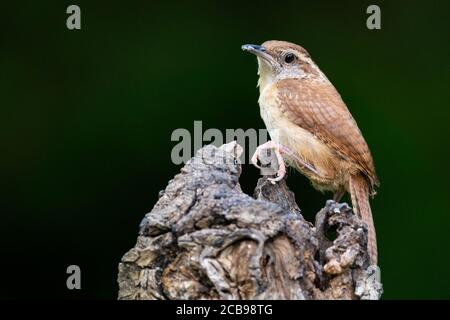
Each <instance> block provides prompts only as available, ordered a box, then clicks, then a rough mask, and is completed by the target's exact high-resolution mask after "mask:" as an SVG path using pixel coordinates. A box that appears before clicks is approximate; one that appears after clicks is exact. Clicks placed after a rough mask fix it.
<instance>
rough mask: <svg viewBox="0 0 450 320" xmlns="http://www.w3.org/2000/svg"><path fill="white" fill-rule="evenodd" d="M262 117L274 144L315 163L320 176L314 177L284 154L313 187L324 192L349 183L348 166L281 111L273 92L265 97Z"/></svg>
mask: <svg viewBox="0 0 450 320" xmlns="http://www.w3.org/2000/svg"><path fill="white" fill-rule="evenodd" d="M259 104H260V111H261V117H262V119H263V121H264V124H265V125H266V128H267V130H268V131H269V134H270V138H271V140H272V141H274V142H276V143H279V144H282V145H283V146H285V147H287V148H288V149H289V150H290V151H292V152H293V153H294V155H295V157H298V158H300V159H301V160H302V161H304V162H307V163H309V164H311V165H312V166H313V167H314V168H315V169H316V170H317V172H318V173H319V174H318V175H317V174H314V172H311V171H310V170H308V169H306V168H304V167H302V166H301V165H298V163H296V161H295V157H290V156H289V155H286V154H284V155H283V157H284V158H285V160H287V162H288V163H289V164H290V165H291V166H293V167H294V168H296V169H297V170H298V171H300V172H301V173H302V174H303V175H305V176H307V177H308V178H309V179H310V180H311V182H312V183H313V185H314V186H315V187H316V188H317V189H320V190H331V191H335V190H337V189H339V187H340V186H341V185H343V184H345V183H346V182H345V181H344V180H345V174H343V173H345V168H344V166H345V164H344V163H343V161H342V159H340V158H339V157H338V156H337V155H336V153H335V152H334V151H333V150H332V149H331V148H330V147H329V146H328V145H326V144H325V143H324V142H322V141H321V140H319V139H318V138H316V137H315V136H314V135H313V134H312V133H310V132H309V131H307V130H305V129H303V128H301V127H300V126H298V125H297V124H295V123H293V122H292V121H291V120H290V119H288V118H287V117H286V116H285V115H284V114H283V113H282V112H281V111H280V108H279V107H278V105H277V104H276V102H275V99H273V95H272V94H271V93H270V92H269V93H268V94H267V93H266V94H265V95H261V97H260V100H259Z"/></svg>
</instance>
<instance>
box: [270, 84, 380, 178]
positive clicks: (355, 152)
mask: <svg viewBox="0 0 450 320" xmlns="http://www.w3.org/2000/svg"><path fill="white" fill-rule="evenodd" d="M277 89H278V90H277V101H278V105H279V106H280V108H281V111H282V112H283V113H284V114H285V115H286V116H287V117H288V119H291V121H293V122H294V123H295V124H297V125H298V126H300V127H302V128H303V129H305V130H308V131H309V132H311V133H312V134H313V135H314V136H315V137H317V138H318V139H320V140H321V141H323V142H324V143H326V144H327V145H328V146H330V147H331V148H332V149H333V150H335V151H336V152H337V153H338V154H339V155H340V156H341V157H343V158H345V159H347V160H350V161H351V162H353V163H355V164H356V165H358V167H359V168H360V169H361V171H362V172H363V173H364V174H365V175H366V176H367V177H368V178H369V180H370V181H371V183H372V185H378V184H379V183H378V178H377V175H376V173H375V167H374V164H373V159H372V155H371V154H370V150H369V147H368V146H367V143H366V141H365V140H364V138H363V136H362V134H361V131H360V130H359V128H358V125H357V124H356V121H355V120H354V119H353V117H352V115H351V114H350V111H349V110H348V109H347V106H346V105H345V103H344V101H343V100H342V98H341V96H340V95H339V93H338V92H337V91H336V89H335V88H334V87H333V85H331V84H330V83H323V82H310V81H308V82H305V81H304V80H301V79H285V80H281V81H279V82H278V83H277Z"/></svg>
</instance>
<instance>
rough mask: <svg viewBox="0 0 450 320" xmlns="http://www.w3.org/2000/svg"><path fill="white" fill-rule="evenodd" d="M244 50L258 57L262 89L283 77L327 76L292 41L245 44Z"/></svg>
mask: <svg viewBox="0 0 450 320" xmlns="http://www.w3.org/2000/svg"><path fill="white" fill-rule="evenodd" d="M242 50H244V51H247V52H250V53H253V54H255V55H256V57H257V59H258V74H259V81H258V85H259V86H260V87H261V89H263V88H264V87H265V86H266V85H268V84H271V83H273V82H276V81H278V80H282V79H301V78H322V77H325V76H324V75H323V73H322V72H321V71H320V69H319V68H318V67H317V65H316V64H315V63H314V61H313V60H312V59H311V57H310V55H309V53H308V52H307V51H306V50H305V49H304V48H302V47H301V46H299V45H296V44H293V43H290V42H286V41H277V40H270V41H266V42H264V43H263V44H262V45H254V44H245V45H243V46H242Z"/></svg>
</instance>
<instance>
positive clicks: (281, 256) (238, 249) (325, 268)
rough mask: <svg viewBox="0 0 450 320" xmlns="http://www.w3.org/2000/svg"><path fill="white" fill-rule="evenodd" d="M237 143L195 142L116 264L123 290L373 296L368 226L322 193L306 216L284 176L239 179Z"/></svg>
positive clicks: (166, 295) (141, 294)
mask: <svg viewBox="0 0 450 320" xmlns="http://www.w3.org/2000/svg"><path fill="white" fill-rule="evenodd" d="M240 154H241V147H240V146H239V145H237V144H236V143H231V144H227V145H223V146H222V147H221V148H216V147H214V146H206V147H204V148H203V149H201V150H199V151H198V152H197V154H196V156H195V157H194V158H192V159H191V160H190V161H189V162H188V163H187V164H186V165H185V167H184V168H182V169H181V173H180V174H178V175H177V176H175V178H174V179H173V180H171V181H170V182H169V184H168V186H167V188H166V189H165V191H163V192H162V193H161V197H160V199H159V200H158V202H157V203H156V205H155V206H154V208H153V210H152V211H151V212H150V213H148V214H147V215H146V216H145V218H144V219H143V221H142V223H141V229H140V233H139V236H138V239H137V243H136V245H135V247H134V248H132V249H131V250H130V251H128V252H127V253H126V254H125V255H124V256H123V258H122V261H121V263H120V264H119V275H118V282H119V299H378V298H379V297H380V295H381V293H382V288H381V284H380V282H379V279H378V275H379V273H378V272H377V270H378V269H377V267H376V266H371V267H369V265H368V261H369V260H368V254H367V249H366V243H367V230H366V227H365V225H364V224H363V223H362V222H361V220H360V219H358V218H357V217H356V216H355V215H354V214H353V212H352V209H351V208H350V207H349V206H348V205H347V204H339V203H335V202H333V201H328V202H327V204H326V206H325V208H323V209H322V210H321V211H320V212H319V213H318V214H317V216H316V222H315V225H312V224H311V223H309V222H307V221H305V220H304V219H303V217H302V215H301V211H300V209H299V207H298V206H297V204H296V203H295V199H294V196H293V194H292V192H291V191H290V190H289V189H288V187H287V185H286V182H285V180H283V181H281V182H280V183H278V184H276V185H273V184H272V183H270V182H269V181H268V180H267V179H266V178H261V179H259V181H258V183H257V187H256V189H255V195H254V198H253V197H251V196H249V195H247V194H245V193H243V192H242V190H241V188H240V186H239V175H240V173H241V165H240V163H239V160H238V158H239V156H240Z"/></svg>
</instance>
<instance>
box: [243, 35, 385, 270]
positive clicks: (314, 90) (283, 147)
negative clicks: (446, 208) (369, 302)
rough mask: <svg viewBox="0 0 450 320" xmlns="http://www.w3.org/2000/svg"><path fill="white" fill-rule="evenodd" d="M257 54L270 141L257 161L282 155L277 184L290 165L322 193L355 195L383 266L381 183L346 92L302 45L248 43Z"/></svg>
mask: <svg viewBox="0 0 450 320" xmlns="http://www.w3.org/2000/svg"><path fill="white" fill-rule="evenodd" d="M241 48H242V50H244V51H246V52H249V53H252V54H254V55H256V57H257V61H258V75H259V79H258V87H259V99H258V103H259V106H260V115H261V117H262V119H263V121H264V124H265V126H266V128H267V130H268V132H269V135H270V140H269V141H268V142H266V143H264V144H262V145H260V146H258V147H257V149H256V152H255V154H254V155H253V157H252V159H251V161H252V163H253V164H254V165H255V166H256V167H258V168H260V166H259V165H258V158H259V156H260V154H261V152H262V151H263V150H266V151H267V149H271V150H273V151H274V153H275V155H276V157H277V159H278V164H279V166H278V171H277V175H276V177H274V178H269V180H270V181H271V182H272V183H277V182H279V181H281V180H282V179H283V178H284V176H285V174H286V164H285V162H286V163H287V165H289V166H291V167H294V168H295V169H296V170H297V171H299V172H300V173H301V174H303V175H304V176H306V177H307V178H308V179H309V180H310V181H311V184H312V185H313V187H314V188H315V189H317V190H319V191H321V192H325V191H331V192H333V193H334V197H333V199H334V200H335V201H336V202H339V201H340V200H341V198H342V197H343V196H344V195H345V193H347V192H348V193H349V194H350V197H351V202H352V205H353V210H354V212H355V213H356V214H357V215H358V216H359V217H360V218H361V220H362V221H363V222H364V223H365V224H366V225H367V230H368V241H367V247H368V253H369V261H370V263H371V264H375V265H376V264H377V260H378V251H377V241H376V232H375V226H374V222H373V217H372V210H371V207H370V203H369V198H370V197H371V196H372V197H373V196H374V195H375V194H376V188H377V187H378V186H379V184H380V182H379V179H378V177H377V174H376V172H375V166H374V161H373V158H372V155H371V152H370V150H369V147H368V145H367V143H366V141H365V139H364V137H363V135H362V133H361V130H360V129H359V128H358V125H357V123H356V121H355V119H354V118H353V116H352V114H351V113H350V111H349V109H348V108H347V106H346V104H345V102H344V101H343V99H342V98H341V96H340V94H339V93H338V91H337V90H336V88H335V87H334V86H333V84H332V83H331V82H330V81H329V80H328V78H327V77H326V76H325V74H324V73H323V72H322V71H321V70H320V69H319V67H318V66H317V64H316V63H314V61H313V60H312V58H311V56H310V54H309V53H308V52H307V51H306V50H305V49H304V48H303V47H302V46H300V45H297V44H294V43H290V42H286V41H278V40H270V41H266V42H264V43H263V44H261V45H254V44H246V45H243V46H242V47H241Z"/></svg>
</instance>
